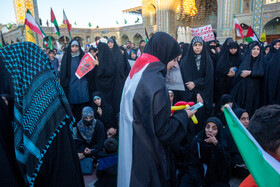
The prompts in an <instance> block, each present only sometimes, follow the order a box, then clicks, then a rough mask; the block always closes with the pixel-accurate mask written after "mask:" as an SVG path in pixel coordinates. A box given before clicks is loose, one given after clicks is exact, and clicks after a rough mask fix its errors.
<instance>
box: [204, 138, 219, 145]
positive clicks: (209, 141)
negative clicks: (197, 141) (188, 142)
mask: <svg viewBox="0 0 280 187" xmlns="http://www.w3.org/2000/svg"><path fill="white" fill-rule="evenodd" d="M204 141H205V142H207V143H213V144H214V145H217V143H218V140H217V139H216V137H215V136H212V137H209V138H207V139H205V140H204Z"/></svg>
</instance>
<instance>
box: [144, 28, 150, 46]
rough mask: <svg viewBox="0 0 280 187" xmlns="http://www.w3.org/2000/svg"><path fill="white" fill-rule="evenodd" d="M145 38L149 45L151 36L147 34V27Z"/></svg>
mask: <svg viewBox="0 0 280 187" xmlns="http://www.w3.org/2000/svg"><path fill="white" fill-rule="evenodd" d="M145 38H146V43H148V41H149V35H148V32H147V29H146V27H145Z"/></svg>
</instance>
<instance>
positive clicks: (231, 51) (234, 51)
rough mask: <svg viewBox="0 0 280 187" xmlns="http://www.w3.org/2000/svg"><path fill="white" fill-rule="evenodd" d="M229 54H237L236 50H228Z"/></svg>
mask: <svg viewBox="0 0 280 187" xmlns="http://www.w3.org/2000/svg"><path fill="white" fill-rule="evenodd" d="M229 52H230V53H231V54H233V55H234V54H235V53H236V52H237V49H236V48H232V49H229Z"/></svg>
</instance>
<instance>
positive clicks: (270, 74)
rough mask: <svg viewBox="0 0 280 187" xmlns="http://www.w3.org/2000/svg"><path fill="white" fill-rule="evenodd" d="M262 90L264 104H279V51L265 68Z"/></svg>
mask: <svg viewBox="0 0 280 187" xmlns="http://www.w3.org/2000/svg"><path fill="white" fill-rule="evenodd" d="M272 48H274V47H272ZM263 89H264V104H266V105H271V104H280V50H278V51H276V53H275V55H274V57H273V58H271V60H270V62H269V64H267V66H266V69H265V79H264V88H263Z"/></svg>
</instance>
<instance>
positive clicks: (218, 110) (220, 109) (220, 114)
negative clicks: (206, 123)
mask: <svg viewBox="0 0 280 187" xmlns="http://www.w3.org/2000/svg"><path fill="white" fill-rule="evenodd" d="M226 104H229V105H230V107H231V108H232V109H236V108H238V105H237V103H236V102H235V101H234V100H233V98H232V97H231V96H230V95H229V94H224V95H222V97H221V98H220V100H219V102H218V103H217V105H216V107H215V112H214V116H215V117H217V118H219V119H220V120H221V122H222V123H223V126H227V125H226V119H225V115H224V106H225V105H226Z"/></svg>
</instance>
